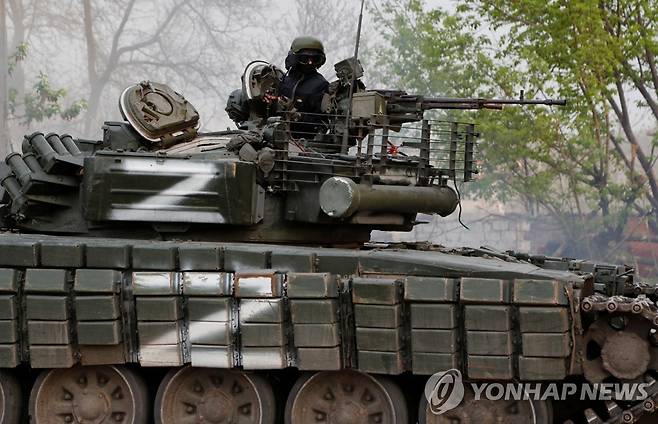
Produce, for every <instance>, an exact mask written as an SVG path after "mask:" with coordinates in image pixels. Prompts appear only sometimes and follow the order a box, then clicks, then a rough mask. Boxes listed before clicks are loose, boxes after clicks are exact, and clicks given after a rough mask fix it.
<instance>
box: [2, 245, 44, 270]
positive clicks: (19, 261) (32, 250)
mask: <svg viewBox="0 0 658 424" xmlns="http://www.w3.org/2000/svg"><path fill="white" fill-rule="evenodd" d="M0 252H2V255H0V266H20V267H30V266H39V243H20V244H19V243H18V242H16V241H7V242H4V241H2V240H0Z"/></svg>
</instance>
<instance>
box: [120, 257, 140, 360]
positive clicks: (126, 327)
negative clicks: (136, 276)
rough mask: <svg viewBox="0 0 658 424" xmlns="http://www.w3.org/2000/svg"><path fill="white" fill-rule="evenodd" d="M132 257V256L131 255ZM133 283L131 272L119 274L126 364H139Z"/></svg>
mask: <svg viewBox="0 0 658 424" xmlns="http://www.w3.org/2000/svg"><path fill="white" fill-rule="evenodd" d="M131 257H132V255H131ZM133 288H134V282H133V280H132V273H131V272H122V273H121V287H120V290H119V293H120V294H119V295H120V296H121V299H122V303H123V307H122V308H121V309H122V311H121V319H122V326H123V339H124V346H125V355H126V361H127V362H134V363H139V348H138V346H139V342H138V340H137V338H138V335H137V310H136V308H135V296H134V293H133Z"/></svg>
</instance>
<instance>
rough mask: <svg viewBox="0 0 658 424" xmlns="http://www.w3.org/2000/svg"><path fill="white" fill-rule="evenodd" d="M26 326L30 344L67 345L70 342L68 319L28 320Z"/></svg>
mask: <svg viewBox="0 0 658 424" xmlns="http://www.w3.org/2000/svg"><path fill="white" fill-rule="evenodd" d="M27 328H28V340H29V342H30V344H31V345H67V344H69V343H70V342H71V341H70V340H71V339H70V326H69V322H68V321H28V323H27Z"/></svg>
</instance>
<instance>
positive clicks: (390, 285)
mask: <svg viewBox="0 0 658 424" xmlns="http://www.w3.org/2000/svg"><path fill="white" fill-rule="evenodd" d="M352 299H353V301H354V303H364V304H370V305H395V304H397V303H400V301H401V299H402V283H401V282H400V281H398V280H389V279H384V278H353V279H352Z"/></svg>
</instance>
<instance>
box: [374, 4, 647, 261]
mask: <svg viewBox="0 0 658 424" xmlns="http://www.w3.org/2000/svg"><path fill="white" fill-rule="evenodd" d="M608 3H610V2H605V1H604V2H599V1H597V2H593V1H589V0H574V1H556V2H549V3H546V2H544V1H539V0H538V1H528V2H505V1H495V0H483V1H477V0H472V1H469V2H468V3H467V4H466V5H462V6H459V7H458V8H457V10H456V11H454V12H447V11H445V10H441V9H436V10H434V9H430V8H427V7H426V6H425V5H424V2H423V1H420V0H411V1H406V0H392V1H387V2H386V3H384V4H383V5H382V6H381V7H380V8H379V18H380V19H382V21H383V22H385V24H386V26H387V28H388V30H387V31H386V32H385V43H384V48H383V49H382V52H381V55H380V56H379V65H380V66H379V67H378V68H379V69H380V70H383V74H384V75H383V76H384V77H386V78H388V79H389V81H391V80H392V82H394V83H395V84H394V85H397V86H400V87H402V88H405V89H408V90H410V91H415V92H419V93H423V94H428V95H446V96H468V97H475V96H482V97H484V96H486V97H495V96H503V97H515V96H516V95H517V94H518V90H519V89H522V88H525V89H526V92H527V94H526V96H527V97H534V96H537V97H565V98H567V99H568V100H569V105H568V107H566V108H558V109H549V108H542V107H536V108H530V107H527V108H518V107H510V108H506V109H505V110H503V111H497V112H494V111H479V112H477V113H474V114H473V115H475V116H473V118H474V119H475V120H476V121H477V122H478V123H479V125H480V130H481V132H482V133H483V135H484V138H483V141H482V143H481V144H480V154H481V157H482V159H483V162H482V163H481V168H482V176H481V177H482V178H481V180H480V182H479V183H477V184H475V185H474V187H472V190H473V189H474V193H475V194H477V195H482V196H485V197H489V198H490V197H495V198H497V199H500V200H503V201H505V200H511V199H514V200H516V199H521V200H522V201H523V204H524V205H525V206H526V209H527V210H528V212H530V213H549V214H550V215H551V216H552V217H553V218H554V219H555V220H556V221H557V222H559V223H561V224H562V228H563V232H564V233H565V234H567V235H568V238H569V239H570V240H571V241H572V246H569V247H570V248H571V249H572V250H571V252H576V253H578V254H584V255H587V256H590V257H591V256H598V257H601V256H606V255H607V254H609V253H611V252H612V253H614V245H613V244H611V243H610V242H611V241H612V240H618V239H619V238H620V236H621V234H622V232H623V229H624V226H625V224H626V222H627V219H628V217H629V215H631V214H640V215H647V214H649V215H652V216H653V217H654V220H655V219H656V218H657V217H658V208H656V205H657V203H656V201H657V200H658V196H657V194H658V192H654V189H653V186H654V185H655V176H654V173H653V167H654V165H655V160H656V156H655V154H654V149H653V147H654V146H655V142H654V143H653V144H652V145H651V147H649V151H648V152H646V151H644V150H643V149H644V148H645V147H643V146H642V144H641V143H640V141H639V137H637V134H636V132H637V130H636V129H635V128H634V127H633V124H632V123H631V121H630V114H631V113H632V112H631V110H632V107H633V105H632V104H631V101H630V100H628V99H629V92H630V91H633V90H634V91H637V92H640V93H642V92H643V91H646V92H647V93H649V94H647V95H645V94H642V98H643V99H644V103H643V104H640V105H639V106H640V107H643V106H646V105H648V106H649V107H651V102H650V101H649V99H651V98H652V97H651V95H650V93H651V91H652V90H655V81H653V77H652V72H651V69H652V65H651V62H652V60H653V59H652V57H653V54H654V53H651V54H649V55H647V52H652V51H655V50H654V49H655V42H656V30H655V24H656V20H655V13H656V10H658V8H656V6H655V4H654V5H653V6H652V7H653V8H651V7H649V8H647V7H643V6H642V5H640V3H642V4H644V3H647V2H645V1H641V2H637V1H633V2H631V1H618V2H614V4H616V5H619V7H620V9H617V8H611V7H610V6H611V5H612V4H613V3H610V4H608ZM650 3H654V2H650ZM632 4H633V5H635V6H632ZM645 6H646V5H645ZM622 10H624V11H623V12H622ZM615 16H618V17H615ZM650 20H651V22H648V21H650ZM492 23H493V25H494V28H497V29H498V30H499V31H497V32H493V31H492V30H491V29H490V25H492ZM611 25H612V27H611ZM637 25H641V26H642V27H643V29H642V30H640V29H638V28H637ZM622 33H623V34H624V35H622ZM631 46H634V47H633V48H631ZM606 48H610V51H607V50H606ZM653 69H654V70H655V66H653ZM654 92H655V91H654ZM450 116H452V117H453V118H454V117H455V115H448V117H450ZM460 119H464V117H463V115H462V116H461V118H460ZM655 124H656V121H654V122H653V123H652V125H654V126H655ZM619 128H621V129H622V131H621V132H620V131H619ZM624 143H626V146H625V145H624ZM629 144H630V146H631V148H630V149H628V148H627V146H628V145H629ZM637 162H639V163H640V166H638V165H637ZM472 192H473V191H472ZM556 253H560V252H556Z"/></svg>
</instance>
